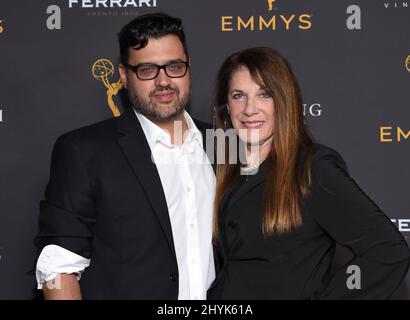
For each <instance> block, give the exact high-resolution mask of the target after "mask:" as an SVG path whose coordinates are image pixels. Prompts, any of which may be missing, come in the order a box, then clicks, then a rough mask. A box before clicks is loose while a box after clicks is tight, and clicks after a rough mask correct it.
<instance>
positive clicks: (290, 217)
mask: <svg viewBox="0 0 410 320" xmlns="http://www.w3.org/2000/svg"><path fill="white" fill-rule="evenodd" d="M240 67H246V68H247V69H248V70H249V72H250V74H251V76H252V78H253V80H254V81H255V82H256V83H258V84H259V86H260V87H261V88H264V89H265V90H266V91H267V92H269V94H270V95H271V96H272V97H273V101H274V108H275V113H274V119H273V121H274V129H273V139H272V146H271V150H270V155H269V158H270V163H271V165H270V169H269V170H268V173H267V177H266V191H265V192H266V194H265V209H264V216H263V221H262V229H263V230H262V232H263V234H265V235H272V234H273V233H275V234H278V235H279V234H283V233H286V232H289V231H291V230H293V229H296V228H298V227H300V226H301V225H302V215H301V207H300V206H301V200H302V199H303V198H305V197H306V196H307V195H308V190H309V186H310V180H311V178H310V177H311V158H312V153H313V151H312V149H313V142H312V139H311V138H310V136H309V134H308V132H307V129H306V128H305V125H304V121H303V108H302V102H301V95H300V90H299V87H298V84H297V82H296V79H295V77H294V75H293V72H292V70H291V68H290V66H289V64H288V63H287V62H286V60H285V59H284V58H283V57H281V56H280V55H279V54H278V53H277V52H276V51H275V50H273V49H271V48H265V47H258V48H250V49H245V50H242V51H239V52H236V53H234V54H232V55H230V56H229V57H228V58H227V59H226V60H225V61H224V63H223V64H222V66H221V68H220V70H219V72H218V75H217V79H216V89H215V101H214V103H215V104H214V105H215V113H216V114H215V117H216V119H215V129H222V130H224V131H226V130H228V129H231V128H232V123H231V121H230V116H229V114H228V110H227V107H226V106H227V103H228V92H229V87H230V80H231V76H232V74H233V72H234V71H236V70H237V69H238V68H240ZM224 148H225V150H218V149H217V155H218V152H221V151H223V154H225V161H224V163H222V164H221V163H220V162H219V161H218V163H217V170H216V177H217V185H216V198H215V208H214V225H213V234H214V240H215V239H216V237H217V235H218V220H219V219H218V214H219V209H220V206H221V202H222V199H223V197H224V195H225V193H226V192H227V191H228V190H229V188H230V187H231V186H232V183H233V181H234V179H235V177H236V176H237V175H239V170H240V164H239V163H237V164H229V160H228V157H229V150H228V149H227V148H228V146H227V145H226V144H225V147H224ZM221 154H222V153H221Z"/></svg>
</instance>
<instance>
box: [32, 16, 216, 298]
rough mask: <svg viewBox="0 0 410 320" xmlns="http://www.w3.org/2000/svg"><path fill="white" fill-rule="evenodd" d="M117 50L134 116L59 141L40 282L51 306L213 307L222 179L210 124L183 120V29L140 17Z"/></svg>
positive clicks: (169, 20)
mask: <svg viewBox="0 0 410 320" xmlns="http://www.w3.org/2000/svg"><path fill="white" fill-rule="evenodd" d="M119 43H120V55H121V64H120V65H119V70H120V75H121V79H122V82H123V84H124V86H125V87H126V88H127V89H128V92H129V97H130V100H131V102H132V105H133V109H131V110H128V111H126V112H124V114H123V115H121V116H120V117H118V118H113V119H109V120H106V121H103V122H100V123H97V124H94V125H91V126H88V127H85V128H81V129H78V130H75V131H72V132H69V133H67V134H65V135H63V136H61V137H60V138H59V139H58V140H57V142H56V145H55V147H54V151H53V157H52V164H51V176H50V181H49V184H48V186H47V190H46V197H45V200H44V201H42V202H41V204H40V209H41V213H40V232H39V236H38V237H37V238H36V241H35V243H36V246H37V247H38V248H39V249H40V250H42V251H41V254H40V256H39V258H38V261H37V270H36V276H37V281H38V285H39V287H40V288H41V287H42V288H43V292H44V295H45V298H46V299H81V298H87V299H116V298H119V299H205V298H206V291H207V289H208V287H209V285H210V284H211V282H212V281H213V279H214V278H215V271H214V262H213V252H212V244H211V229H212V228H211V225H212V208H213V198H214V192H215V190H214V189H215V177H214V173H213V170H212V167H211V165H210V163H209V161H207V157H206V154H205V152H204V149H203V146H205V143H204V141H203V138H204V137H205V134H204V131H205V129H206V127H205V125H204V124H202V123H200V122H194V121H193V120H192V118H191V117H190V116H189V114H188V113H187V112H186V111H185V108H186V107H187V106H188V105H189V92H190V70H189V57H188V52H187V48H186V44H185V36H184V31H183V29H182V25H181V21H180V19H177V18H173V17H170V16H168V15H165V14H148V15H143V16H140V17H137V18H136V19H134V20H133V21H131V22H130V23H129V24H127V25H126V26H124V27H123V29H122V30H121V32H120V34H119ZM198 128H199V129H200V130H201V131H202V133H201V131H200V130H198ZM179 129H180V130H179ZM178 133H179V134H178ZM181 133H182V134H181ZM204 160H205V161H204ZM80 277H81V281H79V279H80Z"/></svg>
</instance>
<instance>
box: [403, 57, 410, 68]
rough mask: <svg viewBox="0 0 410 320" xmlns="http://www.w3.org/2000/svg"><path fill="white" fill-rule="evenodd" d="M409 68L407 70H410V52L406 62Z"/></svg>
mask: <svg viewBox="0 0 410 320" xmlns="http://www.w3.org/2000/svg"><path fill="white" fill-rule="evenodd" d="M404 64H405V66H406V69H407V72H410V54H409V55H408V56H407V59H406V62H405V63H404Z"/></svg>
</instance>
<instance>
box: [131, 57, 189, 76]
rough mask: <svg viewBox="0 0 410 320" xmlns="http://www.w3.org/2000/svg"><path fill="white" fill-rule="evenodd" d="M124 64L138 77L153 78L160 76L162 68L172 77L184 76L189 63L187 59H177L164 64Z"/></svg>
mask: <svg viewBox="0 0 410 320" xmlns="http://www.w3.org/2000/svg"><path fill="white" fill-rule="evenodd" d="M124 66H125V67H126V68H128V69H130V70H132V71H133V72H135V74H136V75H137V78H138V79H140V80H152V79H155V78H156V77H157V76H158V74H159V71H160V70H161V69H164V71H165V73H166V75H167V76H168V77H170V78H182V77H183V76H185V75H186V73H187V71H188V67H189V63H188V62H186V61H175V62H170V63H167V64H163V65H158V64H154V63H141V64H138V65H136V66H132V65H129V64H128V63H126V64H124Z"/></svg>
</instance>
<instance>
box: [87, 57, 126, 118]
mask: <svg viewBox="0 0 410 320" xmlns="http://www.w3.org/2000/svg"><path fill="white" fill-rule="evenodd" d="M114 70H115V69H114V65H113V64H112V62H111V61H110V60H107V59H99V60H97V61H96V62H95V63H94V64H93V67H92V73H93V76H94V78H95V79H97V80H98V81H101V82H102V83H103V84H104V86H105V87H106V88H107V102H108V106H109V107H110V109H111V112H112V114H113V115H114V117H118V116H120V115H121V112H120V109H119V108H118V107H117V106H116V105H115V102H114V99H113V97H114V96H115V95H117V93H118V92H119V91H120V90H121V89H122V88H123V85H122V82H121V79H118V81H117V82H114V83H110V82H109V81H108V77H112V76H113V75H114Z"/></svg>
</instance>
